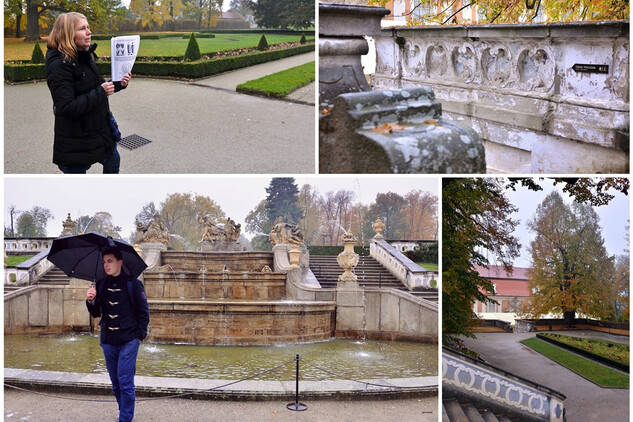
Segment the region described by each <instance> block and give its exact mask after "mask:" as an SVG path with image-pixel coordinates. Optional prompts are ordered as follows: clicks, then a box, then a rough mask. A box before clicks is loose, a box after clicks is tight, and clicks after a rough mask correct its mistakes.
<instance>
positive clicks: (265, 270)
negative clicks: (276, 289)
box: [262, 265, 273, 273]
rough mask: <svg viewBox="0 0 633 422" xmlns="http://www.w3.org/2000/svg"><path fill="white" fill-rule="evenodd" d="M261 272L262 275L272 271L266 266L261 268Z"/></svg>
mask: <svg viewBox="0 0 633 422" xmlns="http://www.w3.org/2000/svg"><path fill="white" fill-rule="evenodd" d="M262 272H263V273H272V272H273V270H272V269H271V268H270V267H269V266H268V265H264V267H263V268H262Z"/></svg>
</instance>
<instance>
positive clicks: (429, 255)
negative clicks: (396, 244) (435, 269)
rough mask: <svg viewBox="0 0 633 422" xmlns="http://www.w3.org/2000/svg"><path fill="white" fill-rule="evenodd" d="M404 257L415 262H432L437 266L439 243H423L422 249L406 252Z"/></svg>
mask: <svg viewBox="0 0 633 422" xmlns="http://www.w3.org/2000/svg"><path fill="white" fill-rule="evenodd" d="M404 255H405V256H406V257H407V258H409V259H410V260H411V261H413V262H430V263H433V264H437V257H438V246H437V243H430V244H427V243H423V244H421V245H420V249H417V250H415V251H406V252H404Z"/></svg>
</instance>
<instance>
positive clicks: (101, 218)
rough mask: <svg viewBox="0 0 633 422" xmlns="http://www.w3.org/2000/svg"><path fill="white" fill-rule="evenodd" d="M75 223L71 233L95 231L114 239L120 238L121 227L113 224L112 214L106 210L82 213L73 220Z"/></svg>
mask: <svg viewBox="0 0 633 422" xmlns="http://www.w3.org/2000/svg"><path fill="white" fill-rule="evenodd" d="M75 223H77V226H75V228H73V230H72V234H81V233H87V232H91V231H95V232H99V233H101V234H104V235H106V236H112V237H113V238H115V239H120V238H121V227H120V226H117V225H115V224H114V222H113V221H112V214H110V213H109V212H107V211H99V212H96V213H95V214H94V215H82V216H81V217H79V218H78V219H77V220H75Z"/></svg>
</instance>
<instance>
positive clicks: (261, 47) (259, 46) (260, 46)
mask: <svg viewBox="0 0 633 422" xmlns="http://www.w3.org/2000/svg"><path fill="white" fill-rule="evenodd" d="M257 49H258V50H259V51H264V50H268V41H267V40H266V35H264V34H262V37H261V38H260V39H259V44H257Z"/></svg>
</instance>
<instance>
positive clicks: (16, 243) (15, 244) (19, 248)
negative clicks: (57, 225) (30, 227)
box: [4, 237, 55, 255]
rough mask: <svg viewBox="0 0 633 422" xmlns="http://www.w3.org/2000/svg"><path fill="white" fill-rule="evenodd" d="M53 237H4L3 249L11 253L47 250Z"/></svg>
mask: <svg viewBox="0 0 633 422" xmlns="http://www.w3.org/2000/svg"><path fill="white" fill-rule="evenodd" d="M53 240H55V238H53V237H34V238H18V237H5V238H4V251H5V252H6V253H7V254H9V255H11V254H18V253H21V254H30V253H34V252H42V251H44V250H47V249H49V248H50V247H51V245H52V244H53Z"/></svg>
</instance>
